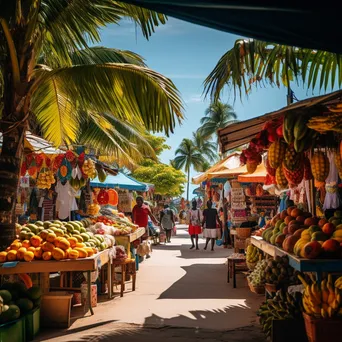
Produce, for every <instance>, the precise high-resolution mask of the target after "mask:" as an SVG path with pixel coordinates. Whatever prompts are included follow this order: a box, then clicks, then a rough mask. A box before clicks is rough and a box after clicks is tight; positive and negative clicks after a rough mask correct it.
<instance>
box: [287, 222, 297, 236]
mask: <svg viewBox="0 0 342 342" xmlns="http://www.w3.org/2000/svg"><path fill="white" fill-rule="evenodd" d="M298 229H300V225H299V224H292V225H291V226H289V227H288V231H289V234H294V233H295V231H296V230H298Z"/></svg>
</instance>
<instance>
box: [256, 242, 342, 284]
mask: <svg viewBox="0 0 342 342" xmlns="http://www.w3.org/2000/svg"><path fill="white" fill-rule="evenodd" d="M251 243H252V244H253V245H254V246H256V247H258V248H259V249H261V250H262V251H263V252H265V253H267V254H268V255H270V256H272V257H275V256H283V255H287V256H288V257H289V262H290V265H291V266H292V267H293V268H294V269H295V270H297V271H300V272H315V273H316V274H317V279H318V280H319V281H320V280H321V276H322V273H323V272H342V259H304V258H299V257H297V256H295V255H293V254H291V253H288V252H285V251H284V250H283V249H281V248H279V247H277V246H274V245H271V244H270V243H268V242H266V241H265V240H263V239H262V237H260V236H252V237H251Z"/></svg>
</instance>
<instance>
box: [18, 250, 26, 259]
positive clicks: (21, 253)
mask: <svg viewBox="0 0 342 342" xmlns="http://www.w3.org/2000/svg"><path fill="white" fill-rule="evenodd" d="M26 251H27V249H26V248H25V247H20V248H19V249H18V251H17V260H24V255H25V253H26Z"/></svg>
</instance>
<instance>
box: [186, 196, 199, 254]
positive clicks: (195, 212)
mask: <svg viewBox="0 0 342 342" xmlns="http://www.w3.org/2000/svg"><path fill="white" fill-rule="evenodd" d="M188 215H189V234H190V238H191V242H192V246H191V247H190V249H194V248H195V242H196V249H199V248H198V235H199V234H201V233H202V227H201V217H202V213H201V210H200V209H197V201H196V200H193V201H192V209H191V210H189V211H188Z"/></svg>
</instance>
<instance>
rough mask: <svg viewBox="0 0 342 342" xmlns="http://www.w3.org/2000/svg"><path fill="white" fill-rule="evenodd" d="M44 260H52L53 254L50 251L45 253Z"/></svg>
mask: <svg viewBox="0 0 342 342" xmlns="http://www.w3.org/2000/svg"><path fill="white" fill-rule="evenodd" d="M42 258H43V260H45V261H48V260H51V258H52V254H51V252H49V251H46V252H44V253H43V255H42Z"/></svg>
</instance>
